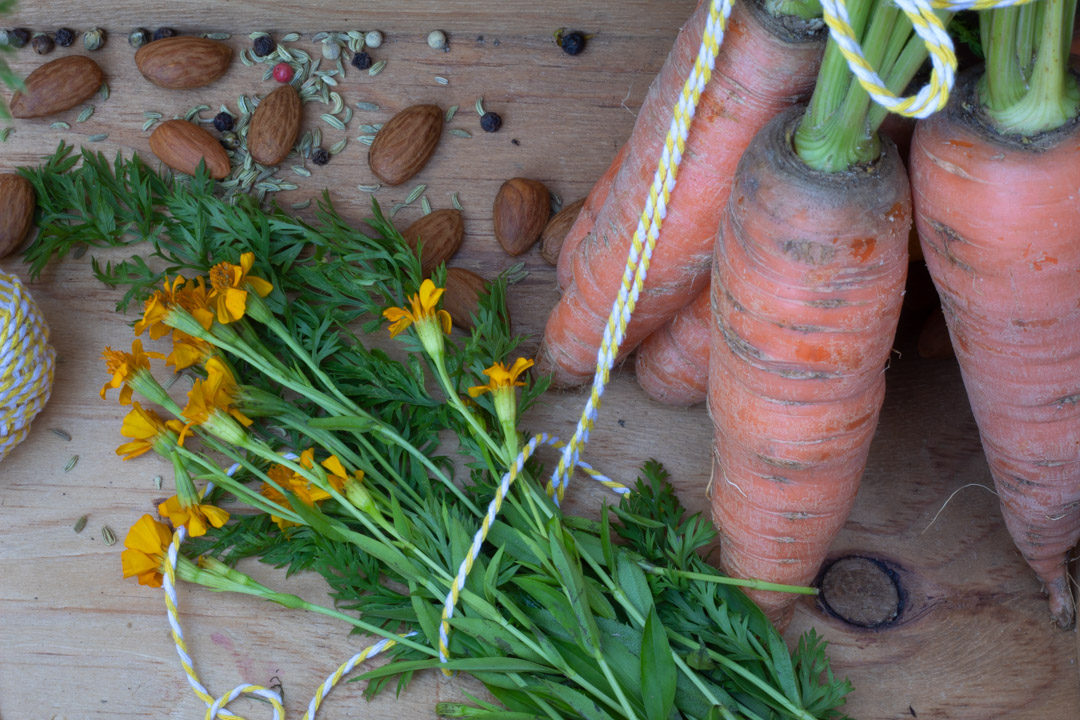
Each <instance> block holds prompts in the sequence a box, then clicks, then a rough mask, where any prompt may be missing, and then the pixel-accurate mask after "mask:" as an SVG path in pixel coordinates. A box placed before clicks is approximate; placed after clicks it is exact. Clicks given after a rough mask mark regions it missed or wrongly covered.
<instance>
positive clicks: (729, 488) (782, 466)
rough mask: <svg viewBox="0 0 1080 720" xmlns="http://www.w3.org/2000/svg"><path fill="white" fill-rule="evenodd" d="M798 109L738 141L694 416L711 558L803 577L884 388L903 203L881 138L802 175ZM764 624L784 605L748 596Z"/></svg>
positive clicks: (870, 429) (847, 494)
mask: <svg viewBox="0 0 1080 720" xmlns="http://www.w3.org/2000/svg"><path fill="white" fill-rule="evenodd" d="M801 116H802V109H801V108H794V109H792V110H789V111H786V112H784V113H782V114H781V115H779V116H778V117H777V118H776V119H775V120H774V121H772V122H771V123H770V124H769V125H767V126H766V127H765V128H764V129H763V130H762V131H761V133H759V134H758V136H757V137H756V138H755V139H754V141H753V142H752V143H751V144H750V147H749V148H747V150H746V152H745V153H744V155H743V158H742V160H741V161H740V163H739V167H738V170H737V172H736V174H735V182H734V187H733V188H732V193H731V198H730V200H729V202H728V206H727V212H726V213H725V214H724V216H723V218H722V220H721V225H720V232H719V234H718V236H717V244H716V252H715V254H714V265H713V275H712V285H711V294H712V308H713V322H712V324H711V330H712V344H711V353H710V366H709V412H710V415H711V417H712V419H713V423H714V426H715V453H716V454H715V458H714V469H713V478H712V480H711V483H710V489H711V504H712V514H713V520H714V522H715V523H716V524H717V526H718V529H719V531H720V537H721V562H722V564H723V566H724V568H725V569H726V570H727V571H728V572H729V573H730V574H732V575H735V576H738V577H757V578H762V579H766V580H770V581H773V582H780V583H789V584H807V583H809V582H810V581H812V580H813V578H814V576H815V574H816V573H817V570H818V568H819V567H820V565H821V562H822V561H823V559H824V557H825V553H826V551H827V549H828V546H829V543H830V542H831V541H832V539H833V537H835V535H836V533H837V532H838V531H839V530H840V528H841V526H842V525H843V523H844V521H845V520H846V518H847V516H848V513H849V511H850V509H851V506H852V504H853V503H854V500H855V493H856V490H857V488H858V484H859V480H860V476H861V474H862V471H863V467H864V465H865V462H866V457H867V453H868V451H869V446H870V440H871V438H872V437H873V434H874V430H875V428H876V425H877V418H878V413H879V411H880V407H881V402H882V399H883V397H884V392H885V379H884V369H885V364H886V361H887V360H888V356H889V352H890V349H891V347H892V340H893V335H894V333H895V329H896V322H897V320H898V317H899V313H900V304H901V299H902V296H903V289H904V279H905V277H906V272H907V238H908V228H909V227H910V220H911V204H910V195H909V190H908V183H907V175H906V173H905V171H904V167H903V164H902V162H901V161H900V158H899V155H898V154H897V152H896V148H895V147H894V146H893V145H892V144H891V143H886V144H884V146H883V147H884V149H883V151H882V153H881V155H880V157H879V158H878V159H877V160H876V161H875V162H874V163H873V164H872V165H869V166H868V167H866V168H865V169H862V170H860V171H858V172H821V171H818V170H812V169H810V168H809V167H807V165H805V164H804V163H803V161H802V160H800V159H799V157H797V156H796V155H795V154H794V151H793V150H792V144H791V142H790V140H789V138H790V136H791V133H792V131H793V129H794V127H795V126H796V124H797V123H798V122H799V121H800V117H801ZM749 594H750V595H751V597H753V599H754V600H755V601H756V602H757V603H758V605H760V606H761V607H762V609H763V610H765V612H766V614H768V615H769V616H770V618H771V619H772V620H773V621H774V622H776V623H777V624H778V625H779V626H783V625H784V624H786V623H787V621H788V620H789V618H790V616H791V612H792V609H793V605H792V603H793V602H794V598H793V597H792V596H790V595H787V594H784V593H775V592H751V593H749Z"/></svg>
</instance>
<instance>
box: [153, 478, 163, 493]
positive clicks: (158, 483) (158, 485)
mask: <svg viewBox="0 0 1080 720" xmlns="http://www.w3.org/2000/svg"><path fill="white" fill-rule="evenodd" d="M163 480H164V478H163V477H161V476H160V475H155V476H154V487H155V488H156V489H158V490H160V489H161V483H162V481H163Z"/></svg>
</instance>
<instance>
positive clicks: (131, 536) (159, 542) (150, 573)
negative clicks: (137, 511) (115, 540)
mask: <svg viewBox="0 0 1080 720" xmlns="http://www.w3.org/2000/svg"><path fill="white" fill-rule="evenodd" d="M171 542H172V533H171V532H169V528H168V526H167V525H165V524H164V523H161V522H158V521H157V520H155V519H154V518H152V517H150V516H149V515H143V516H142V517H141V518H139V519H138V521H137V522H136V523H135V524H134V525H132V526H131V530H129V531H128V534H127V537H126V538H124V547H125V548H126V549H125V550H124V552H122V553H120V563H121V565H122V566H123V568H124V577H126V578H128V577H138V578H139V584H140V585H149V586H150V587H161V567H162V565H163V564H164V561H165V556H166V555H167V554H168V552H169V543H171Z"/></svg>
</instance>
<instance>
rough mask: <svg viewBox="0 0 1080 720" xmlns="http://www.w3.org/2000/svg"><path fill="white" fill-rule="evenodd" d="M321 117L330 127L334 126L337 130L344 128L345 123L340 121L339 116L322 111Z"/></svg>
mask: <svg viewBox="0 0 1080 720" xmlns="http://www.w3.org/2000/svg"><path fill="white" fill-rule="evenodd" d="M322 119H323V122H324V123H326V124H327V125H329V126H330V127H332V128H335V129H337V130H344V129H345V123H343V122H341V118H338V117H334V116H333V115H331V114H330V113H324V114H323V116H322Z"/></svg>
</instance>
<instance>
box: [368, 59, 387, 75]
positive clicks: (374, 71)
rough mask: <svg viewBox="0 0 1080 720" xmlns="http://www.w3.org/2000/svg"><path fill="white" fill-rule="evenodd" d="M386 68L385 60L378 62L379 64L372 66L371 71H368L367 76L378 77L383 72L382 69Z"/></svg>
mask: <svg viewBox="0 0 1080 720" xmlns="http://www.w3.org/2000/svg"><path fill="white" fill-rule="evenodd" d="M384 67H386V61H385V60H380V61H379V62H377V63H375V64H374V65H372V66H371V69H370V70H368V71H367V74H368V75H378V74H379V73H381V72H382V69H383V68H384Z"/></svg>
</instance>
